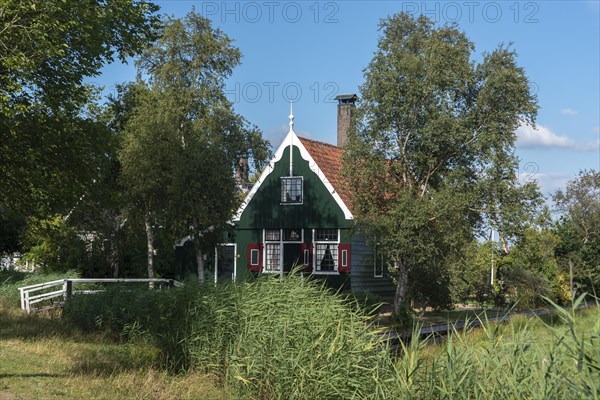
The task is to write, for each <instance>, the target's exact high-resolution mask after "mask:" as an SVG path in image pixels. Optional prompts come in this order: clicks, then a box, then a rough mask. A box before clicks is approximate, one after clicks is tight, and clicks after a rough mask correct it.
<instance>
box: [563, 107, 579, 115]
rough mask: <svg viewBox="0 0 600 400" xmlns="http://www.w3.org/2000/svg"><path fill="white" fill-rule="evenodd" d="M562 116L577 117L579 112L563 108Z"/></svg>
mask: <svg viewBox="0 0 600 400" xmlns="http://www.w3.org/2000/svg"><path fill="white" fill-rule="evenodd" d="M560 113H561V114H564V115H577V111H575V110H573V109H572V108H568V107H567V108H563V109H562V110H560Z"/></svg>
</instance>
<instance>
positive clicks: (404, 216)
mask: <svg viewBox="0 0 600 400" xmlns="http://www.w3.org/2000/svg"><path fill="white" fill-rule="evenodd" d="M381 29H382V32H383V33H382V36H381V38H380V39H379V45H378V50H377V51H376V53H375V55H374V57H373V59H372V61H371V63H370V64H369V66H368V67H367V68H366V69H365V83H364V84H363V85H362V86H361V93H362V98H361V102H360V104H359V107H358V113H357V115H358V117H357V119H358V121H357V122H358V127H357V130H356V134H354V135H351V140H350V144H349V146H348V149H347V151H346V156H345V157H346V160H345V161H346V162H345V165H346V170H347V171H351V173H348V174H347V178H348V181H349V183H350V185H351V187H352V188H353V190H354V200H353V207H354V208H353V210H355V211H354V212H355V216H356V219H357V222H358V229H360V230H362V231H363V233H365V235H366V237H369V238H373V239H372V240H377V241H378V242H379V243H381V244H382V246H383V248H384V249H385V251H386V252H387V253H388V255H389V256H390V258H391V259H393V260H394V261H395V265H396V272H397V282H398V286H397V292H396V311H397V313H399V312H400V311H401V306H402V305H404V306H407V304H408V303H407V300H408V299H409V298H410V297H411V294H410V285H409V281H410V282H411V284H415V285H416V286H418V287H419V289H418V290H419V291H421V292H422V291H423V290H425V289H424V288H429V290H431V291H435V292H439V290H440V289H441V288H442V289H443V288H446V292H447V293H448V295H449V291H448V290H447V285H448V280H449V278H448V274H446V273H444V272H443V271H444V270H445V269H446V268H447V261H448V260H449V258H451V257H452V256H453V254H457V253H460V252H461V251H462V247H463V244H464V243H465V242H466V241H469V240H472V238H473V235H474V234H476V233H477V232H483V228H484V226H485V225H487V224H490V223H491V224H493V225H494V226H495V228H496V229H499V230H500V231H501V232H503V234H504V235H505V236H509V235H511V236H512V235H515V234H517V233H518V232H519V231H520V229H521V227H522V226H523V223H524V221H525V220H526V219H527V217H528V215H529V214H530V212H532V211H534V210H535V209H536V207H537V205H538V204H539V202H538V200H539V191H538V190H537V187H536V186H535V184H525V185H519V184H518V182H517V176H516V172H515V171H516V167H517V163H518V160H517V158H516V157H515V155H514V152H513V151H514V143H515V140H516V137H515V130H516V128H517V127H518V126H519V125H520V124H533V123H534V121H535V116H536V112H537V109H538V106H537V104H536V99H535V96H534V95H533V94H532V93H531V92H530V90H529V85H528V81H527V77H526V76H525V72H524V71H523V69H522V68H520V67H518V66H517V63H516V53H515V52H514V51H513V50H512V49H511V48H510V46H509V47H506V46H503V45H500V46H498V48H497V49H495V50H494V51H492V52H491V53H486V54H484V55H483V59H482V61H481V62H480V63H476V62H474V61H473V52H474V45H473V43H472V42H470V41H469V40H468V39H467V37H466V36H465V35H464V33H462V32H460V31H459V30H458V29H457V28H456V27H455V26H441V27H436V26H434V23H433V22H432V21H431V20H429V19H427V18H426V17H423V16H421V17H419V18H416V19H413V18H412V17H411V16H410V15H408V14H406V13H400V14H397V15H394V16H392V17H389V18H387V19H385V20H383V21H382V23H381ZM356 165H360V166H361V167H360V168H357V167H356ZM374 238H376V239H374ZM423 271H425V272H427V271H429V272H431V271H436V273H435V276H436V277H437V279H436V280H431V279H428V281H427V282H424V283H423V284H421V283H419V282H420V280H421V279H422V278H423V277H427V276H432V275H431V273H423ZM430 297H431V298H434V297H436V296H430ZM437 297H439V296H437Z"/></svg>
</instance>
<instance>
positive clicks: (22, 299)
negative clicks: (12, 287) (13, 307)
mask: <svg viewBox="0 0 600 400" xmlns="http://www.w3.org/2000/svg"><path fill="white" fill-rule="evenodd" d="M19 297H20V298H21V310H24V309H25V295H24V294H23V289H21V288H19Z"/></svg>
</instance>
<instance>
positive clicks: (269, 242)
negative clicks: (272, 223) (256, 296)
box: [262, 228, 304, 274]
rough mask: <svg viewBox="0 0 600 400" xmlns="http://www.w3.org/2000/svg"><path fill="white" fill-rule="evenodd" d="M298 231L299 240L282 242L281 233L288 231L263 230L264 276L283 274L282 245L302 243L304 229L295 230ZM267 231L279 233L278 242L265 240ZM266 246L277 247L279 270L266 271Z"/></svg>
mask: <svg viewBox="0 0 600 400" xmlns="http://www.w3.org/2000/svg"><path fill="white" fill-rule="evenodd" d="M297 229H298V230H299V231H300V240H283V232H284V231H287V230H288V229H287V228H286V229H283V228H282V229H263V245H264V246H263V265H262V272H264V273H265V274H282V273H283V268H282V267H283V245H284V244H286V243H296V244H302V243H304V228H297ZM267 231H279V240H267ZM267 245H279V263H278V265H279V268H278V269H272V270H267Z"/></svg>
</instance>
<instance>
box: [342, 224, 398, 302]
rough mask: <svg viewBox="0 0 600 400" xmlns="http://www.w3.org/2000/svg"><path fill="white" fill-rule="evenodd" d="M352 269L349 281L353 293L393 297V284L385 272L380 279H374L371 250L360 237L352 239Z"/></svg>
mask: <svg viewBox="0 0 600 400" xmlns="http://www.w3.org/2000/svg"><path fill="white" fill-rule="evenodd" d="M351 243H352V267H351V268H350V279H351V282H352V290H353V291H355V292H361V291H362V292H369V293H371V294H374V295H377V296H381V297H383V298H384V299H391V298H393V296H394V290H395V287H394V283H393V281H392V279H391V278H390V277H389V274H388V272H387V271H385V272H384V274H383V277H382V278H375V276H374V266H373V249H372V248H370V247H369V246H367V244H366V243H365V241H364V239H363V238H362V237H360V236H353V237H352V242H351Z"/></svg>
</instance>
